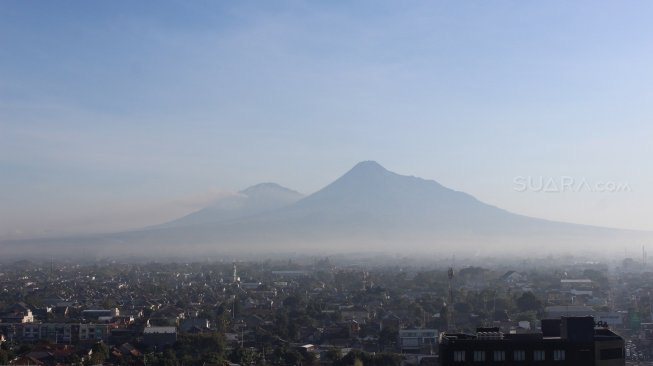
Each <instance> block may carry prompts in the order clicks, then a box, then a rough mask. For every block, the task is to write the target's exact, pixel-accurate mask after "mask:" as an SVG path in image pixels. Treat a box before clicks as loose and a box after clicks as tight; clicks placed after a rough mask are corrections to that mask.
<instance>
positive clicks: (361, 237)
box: [5, 161, 651, 256]
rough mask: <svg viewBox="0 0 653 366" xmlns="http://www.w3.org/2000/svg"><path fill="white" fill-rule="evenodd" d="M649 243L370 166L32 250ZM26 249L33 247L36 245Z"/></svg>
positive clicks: (519, 249)
mask: <svg viewBox="0 0 653 366" xmlns="http://www.w3.org/2000/svg"><path fill="white" fill-rule="evenodd" d="M650 237H651V235H650V233H642V232H632V231H626V230H616V229H607V228H599V227H592V226H586V225H575V224H568V223H561V222H554V221H548V220H542V219H537V218H532V217H527V216H522V215H517V214H514V213H511V212H508V211H506V210H503V209H500V208H497V207H494V206H491V205H488V204H485V203H483V202H481V201H479V200H477V199H476V198H474V197H473V196H471V195H469V194H466V193H464V192H458V191H455V190H452V189H449V188H447V187H444V186H442V185H441V184H439V183H437V182H435V181H433V180H425V179H421V178H417V177H412V176H403V175H399V174H396V173H393V172H390V171H388V170H386V169H385V168H383V167H382V166H381V165H379V164H378V163H376V162H373V161H365V162H361V163H359V164H357V165H356V166H354V167H353V168H352V169H351V170H349V171H348V172H347V173H346V174H344V175H343V176H342V177H340V178H338V179H337V180H335V181H334V182H332V183H331V184H329V185H327V186H326V187H324V188H323V189H321V190H319V191H317V192H315V193H313V194H311V195H309V196H306V197H302V196H301V195H300V194H299V193H297V192H294V191H291V190H289V189H287V188H283V187H281V186H279V185H276V184H271V183H265V184H261V185H257V186H253V187H250V188H248V189H245V190H243V191H241V192H239V194H237V195H235V196H233V197H227V198H224V199H221V200H218V201H216V202H215V203H214V204H213V205H211V206H209V207H207V208H205V209H202V210H200V211H197V212H195V213H192V214H190V215H187V216H185V217H182V218H180V219H178V220H175V221H172V222H169V223H167V224H163V225H160V226H158V227H152V228H145V229H142V230H135V231H130V232H125V233H114V234H106V235H96V236H85V237H77V238H65V239H56V240H55V239H52V240H45V241H40V244H39V245H38V246H37V247H33V246H32V248H38V250H42V248H44V247H46V245H47V246H52V247H53V248H57V249H60V250H61V248H66V250H71V251H77V252H79V251H80V250H82V251H86V252H87V253H88V252H92V253H93V254H95V255H112V253H115V252H125V253H127V252H128V253H137V254H142V255H151V254H156V255H169V256H173V255H178V254H180V253H184V254H191V253H200V254H201V253H216V252H217V253H225V252H229V253H231V252H239V253H259V254H261V255H265V254H269V253H280V252H281V253H283V252H304V253H316V252H317V253H328V252H352V251H374V252H390V253H397V252H404V253H406V252H431V253H437V254H439V255H444V254H447V253H453V252H473V253H485V254H488V255H489V254H494V255H496V254H497V253H507V252H510V253H532V252H536V251H539V252H543V251H549V252H550V251H565V250H566V251H568V250H570V248H572V249H573V250H575V251H581V250H582V251H587V250H590V251H594V252H597V251H605V250H607V251H609V250H612V251H615V252H616V251H619V252H620V251H621V249H620V246H621V245H623V244H627V243H633V242H637V241H638V240H643V239H642V238H649V239H650ZM36 243H39V241H37V242H36ZM5 244H6V246H9V245H14V246H15V245H17V243H15V242H14V243H5ZM19 244H20V245H22V246H24V248H29V247H30V245H33V244H34V242H32V243H26V242H20V243H19Z"/></svg>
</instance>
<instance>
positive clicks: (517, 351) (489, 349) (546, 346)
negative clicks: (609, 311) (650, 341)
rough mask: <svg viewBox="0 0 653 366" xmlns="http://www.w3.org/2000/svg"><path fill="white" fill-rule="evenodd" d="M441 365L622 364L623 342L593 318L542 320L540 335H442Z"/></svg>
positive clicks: (495, 332) (494, 332)
mask: <svg viewBox="0 0 653 366" xmlns="http://www.w3.org/2000/svg"><path fill="white" fill-rule="evenodd" d="M438 349H439V355H440V356H439V357H440V364H441V365H443V366H446V365H455V366H460V365H541V366H548V365H558V366H563V365H569V366H617V365H622V366H623V365H625V357H624V339H623V338H622V337H621V336H619V335H617V334H616V333H614V332H612V331H610V330H609V329H607V328H597V327H595V324H594V318H592V317H563V318H561V319H547V320H543V321H542V332H541V333H525V334H524V333H522V334H503V333H502V332H500V331H499V328H478V329H477V332H476V334H465V333H448V332H445V333H442V334H441V335H440V337H439V339H438Z"/></svg>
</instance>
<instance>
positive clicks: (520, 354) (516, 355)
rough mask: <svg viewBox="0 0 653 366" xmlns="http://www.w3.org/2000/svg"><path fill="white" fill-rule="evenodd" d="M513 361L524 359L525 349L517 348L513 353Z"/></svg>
mask: <svg viewBox="0 0 653 366" xmlns="http://www.w3.org/2000/svg"><path fill="white" fill-rule="evenodd" d="M514 359H515V361H526V351H524V350H518V351H515V353H514Z"/></svg>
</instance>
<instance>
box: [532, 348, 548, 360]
mask: <svg viewBox="0 0 653 366" xmlns="http://www.w3.org/2000/svg"><path fill="white" fill-rule="evenodd" d="M545 359H546V357H545V356H544V351H542V350H537V351H533V361H544V360H545Z"/></svg>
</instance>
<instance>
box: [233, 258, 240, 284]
mask: <svg viewBox="0 0 653 366" xmlns="http://www.w3.org/2000/svg"><path fill="white" fill-rule="evenodd" d="M238 280H239V278H238V270H237V269H236V262H234V278H233V283H237V282H238Z"/></svg>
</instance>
